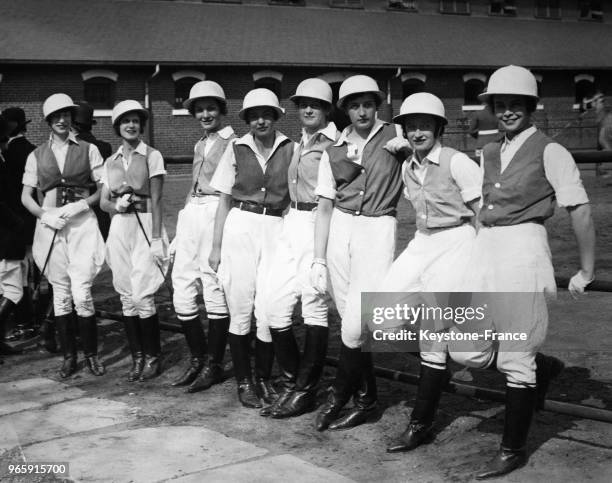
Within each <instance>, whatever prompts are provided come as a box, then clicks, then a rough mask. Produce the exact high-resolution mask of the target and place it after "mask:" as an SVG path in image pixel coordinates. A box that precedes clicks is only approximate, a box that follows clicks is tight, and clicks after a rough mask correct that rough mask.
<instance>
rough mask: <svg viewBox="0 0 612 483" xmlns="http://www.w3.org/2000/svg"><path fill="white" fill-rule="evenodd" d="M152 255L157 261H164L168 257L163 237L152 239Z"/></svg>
mask: <svg viewBox="0 0 612 483" xmlns="http://www.w3.org/2000/svg"><path fill="white" fill-rule="evenodd" d="M150 252H151V256H152V257H153V258H154V259H155V261H156V262H157V263H163V261H164V259H165V258H166V253H165V252H166V250H165V247H164V240H162V239H161V238H153V239H152V240H151V248H150Z"/></svg>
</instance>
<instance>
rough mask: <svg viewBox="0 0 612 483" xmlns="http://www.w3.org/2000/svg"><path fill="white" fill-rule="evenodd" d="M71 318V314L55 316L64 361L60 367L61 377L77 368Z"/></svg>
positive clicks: (74, 335)
mask: <svg viewBox="0 0 612 483" xmlns="http://www.w3.org/2000/svg"><path fill="white" fill-rule="evenodd" d="M72 319H73V316H72V314H66V315H56V316H55V323H56V324H57V331H58V333H59V338H60V345H61V346H62V352H63V353H64V363H63V365H62V367H61V369H60V377H61V378H62V379H65V378H67V377H70V376H71V375H72V374H74V373H75V372H76V369H77V346H76V334H75V327H74V324H73V320H72Z"/></svg>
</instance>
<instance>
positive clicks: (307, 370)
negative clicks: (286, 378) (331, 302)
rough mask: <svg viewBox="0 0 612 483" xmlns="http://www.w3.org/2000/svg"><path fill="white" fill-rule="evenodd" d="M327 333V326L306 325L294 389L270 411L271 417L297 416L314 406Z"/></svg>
mask: <svg viewBox="0 0 612 483" xmlns="http://www.w3.org/2000/svg"><path fill="white" fill-rule="evenodd" d="M328 334H329V329H328V328H327V327H322V326H320V325H306V337H305V339H306V340H305V344H304V357H303V358H302V360H301V362H300V369H299V372H298V376H297V380H296V383H295V389H294V390H293V391H292V392H291V395H290V396H289V397H288V399H287V401H285V402H284V403H283V405H282V406H280V407H278V408H276V409H275V410H274V411H273V412H272V414H271V416H272V417H273V418H278V419H282V418H290V417H293V416H299V415H300V414H304V413H306V412H308V411H310V410H311V409H313V408H314V406H315V404H316V399H317V385H318V384H319V380H320V379H321V374H322V373H323V366H324V364H325V355H326V354H327V338H328ZM279 360H280V358H279Z"/></svg>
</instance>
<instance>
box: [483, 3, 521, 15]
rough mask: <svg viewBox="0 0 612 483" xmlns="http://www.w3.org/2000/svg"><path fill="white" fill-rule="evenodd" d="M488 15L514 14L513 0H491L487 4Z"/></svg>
mask: <svg viewBox="0 0 612 483" xmlns="http://www.w3.org/2000/svg"><path fill="white" fill-rule="evenodd" d="M489 15H506V16H509V17H510V16H512V17H514V16H516V1H515V0H491V3H490V5H489Z"/></svg>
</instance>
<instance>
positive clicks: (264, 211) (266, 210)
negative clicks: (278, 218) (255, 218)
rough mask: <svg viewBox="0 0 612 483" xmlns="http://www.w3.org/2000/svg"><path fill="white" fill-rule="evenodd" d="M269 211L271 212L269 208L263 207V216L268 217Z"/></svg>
mask: <svg viewBox="0 0 612 483" xmlns="http://www.w3.org/2000/svg"><path fill="white" fill-rule="evenodd" d="M268 211H270V208H268V207H267V206H264V207H263V212H262V213H261V214H262V215H266V214H267V212H268Z"/></svg>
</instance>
